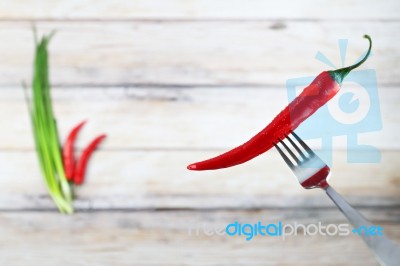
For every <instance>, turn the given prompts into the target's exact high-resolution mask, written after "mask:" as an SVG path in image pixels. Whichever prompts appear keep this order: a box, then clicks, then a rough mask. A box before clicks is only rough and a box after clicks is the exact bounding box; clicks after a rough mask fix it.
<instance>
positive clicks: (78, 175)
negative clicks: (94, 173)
mask: <svg viewBox="0 0 400 266" xmlns="http://www.w3.org/2000/svg"><path fill="white" fill-rule="evenodd" d="M105 138H106V135H105V134H102V135H100V136H98V137H96V138H95V139H94V140H92V142H90V143H89V145H88V146H87V147H86V148H85V149H84V150H83V152H82V155H81V157H80V158H79V160H78V163H77V165H76V171H75V175H74V183H75V185H81V184H82V183H83V181H84V177H85V172H86V168H87V164H88V161H89V159H90V157H91V155H92V153H93V152H94V151H95V150H96V148H97V147H98V146H99V144H100V143H101V142H102V141H103V140H104V139H105Z"/></svg>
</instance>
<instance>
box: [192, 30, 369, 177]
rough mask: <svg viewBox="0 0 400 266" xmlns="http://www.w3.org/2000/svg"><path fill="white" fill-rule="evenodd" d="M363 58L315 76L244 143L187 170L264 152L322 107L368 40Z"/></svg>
mask: <svg viewBox="0 0 400 266" xmlns="http://www.w3.org/2000/svg"><path fill="white" fill-rule="evenodd" d="M364 37H365V38H367V39H368V40H369V42H370V46H369V49H368V52H367V54H366V56H365V57H364V58H363V59H362V60H361V61H360V62H359V63H357V64H355V65H353V66H350V67H347V68H342V69H338V70H334V71H324V72H322V73H321V74H319V75H318V76H317V77H316V78H315V79H314V80H313V81H312V82H311V84H310V85H309V86H307V87H306V88H305V89H304V90H303V91H302V93H301V94H300V95H299V96H297V97H296V98H295V99H294V100H293V101H292V102H291V103H289V105H288V106H287V107H286V108H285V109H283V110H282V111H281V112H280V113H279V114H278V115H277V116H276V117H275V118H274V119H273V120H272V122H271V123H270V124H268V125H267V126H266V127H265V128H264V129H263V130H261V131H260V132H259V133H258V134H257V135H255V136H254V137H253V138H251V139H250V140H249V141H247V142H246V143H244V144H242V145H240V146H238V147H236V148H234V149H232V150H230V151H228V152H225V153H223V154H221V155H219V156H216V157H214V158H211V159H208V160H205V161H201V162H197V163H193V164H190V165H189V166H188V167H187V168H188V169H189V170H198V171H200V170H215V169H220V168H227V167H231V166H234V165H238V164H242V163H244V162H247V161H249V160H251V159H253V158H254V157H256V156H258V155H260V154H262V153H264V152H266V151H268V150H269V149H271V148H272V147H273V146H274V143H276V142H277V141H279V139H284V138H285V137H286V136H287V135H288V134H289V133H290V132H291V131H293V130H294V129H296V128H297V127H298V126H299V125H300V124H301V123H302V122H303V121H304V120H306V119H307V118H308V117H310V116H311V115H312V114H313V113H315V112H316V111H317V110H318V109H319V108H320V107H321V106H323V105H324V104H326V103H327V102H328V101H329V100H330V99H331V98H332V97H333V96H335V95H336V93H337V92H338V91H339V89H340V87H341V83H342V80H343V78H344V77H345V76H346V75H347V74H348V73H349V72H350V71H351V70H352V69H354V68H356V67H358V66H359V65H361V64H362V63H363V62H364V61H365V60H366V59H367V57H368V56H369V53H370V51H371V46H372V43H371V39H370V37H369V36H367V35H365V36H364Z"/></svg>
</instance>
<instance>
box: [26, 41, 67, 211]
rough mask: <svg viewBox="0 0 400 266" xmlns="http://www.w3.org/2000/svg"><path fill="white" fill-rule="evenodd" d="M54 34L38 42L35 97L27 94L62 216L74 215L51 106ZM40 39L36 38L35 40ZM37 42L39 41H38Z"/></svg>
mask: <svg viewBox="0 0 400 266" xmlns="http://www.w3.org/2000/svg"><path fill="white" fill-rule="evenodd" d="M52 35H53V34H50V35H49V36H47V37H46V36H44V37H43V38H42V39H41V40H40V42H37V41H36V48H35V59H34V71H33V81H32V97H31V99H29V97H28V94H27V93H26V94H25V96H26V100H27V103H28V108H29V113H30V116H31V121H32V128H33V135H34V140H35V145H36V151H37V155H38V159H39V164H40V168H41V171H42V174H43V176H44V180H45V183H46V186H47V190H48V192H49V194H50V196H51V197H52V199H53V201H54V203H55V204H56V206H57V208H58V209H59V211H60V212H61V213H67V214H70V213H73V207H72V187H71V185H70V184H69V183H68V181H67V178H66V176H65V171H64V166H63V162H62V155H61V148H60V143H59V136H58V131H57V124H56V119H55V116H54V112H53V107H52V104H51V94H50V81H49V68H48V52H47V46H48V43H49V41H50V39H51V37H52ZM35 37H36V36H35ZM35 40H36V39H35Z"/></svg>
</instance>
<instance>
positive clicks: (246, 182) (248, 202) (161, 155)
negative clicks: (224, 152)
mask: <svg viewBox="0 0 400 266" xmlns="http://www.w3.org/2000/svg"><path fill="white" fill-rule="evenodd" d="M212 154H213V152H206V151H199V152H193V151H99V152H97V153H96V154H95V156H94V157H93V160H92V162H91V164H90V167H89V170H88V173H87V175H88V176H87V182H86V184H85V185H84V186H82V187H81V188H79V189H78V190H77V191H76V194H77V202H76V207H77V208H79V209H83V210H85V209H86V210H87V209H103V210H104V209H139V210H140V209H163V208H167V209H174V208H178V209H179V208H184V209H186V208H189V209H190V208H194V209H207V208H211V209H214V208H219V209H221V208H250V209H251V208H274V206H275V207H278V206H280V207H293V206H303V207H306V206H313V207H326V206H329V207H333V205H332V203H331V202H329V200H328V198H327V197H326V195H324V193H323V192H322V191H321V190H304V189H303V188H302V187H301V186H300V185H299V184H298V183H297V181H296V180H295V178H294V177H293V176H292V173H291V172H290V170H289V169H288V168H287V166H286V165H285V163H284V162H283V160H282V159H281V158H280V157H279V154H278V153H277V152H276V151H271V152H269V153H268V154H266V155H263V156H260V157H258V158H256V159H254V160H252V161H250V162H248V163H246V164H244V165H240V166H236V167H234V168H228V169H224V170H219V171H206V172H191V171H188V170H187V169H186V165H187V164H188V163H189V162H192V161H194V160H196V159H199V158H207V157H209V156H211V155H212ZM398 156H399V152H397V151H395V152H383V153H382V161H381V162H380V163H379V164H349V163H347V162H346V153H345V152H340V151H335V153H334V158H335V161H334V167H333V170H332V172H333V174H332V177H331V179H330V183H331V184H332V185H333V186H334V187H335V188H336V189H337V190H338V191H339V193H341V194H343V195H344V196H346V197H347V196H349V197H350V198H349V200H351V203H353V204H356V205H361V206H377V207H378V206H381V207H384V206H392V207H391V208H398V206H399V204H400V198H399V195H400V190H399V189H400V186H399V184H400V176H399V174H398V164H397V161H398ZM21 166H22V167H21ZM0 169H2V175H1V177H0V186H1V187H2V193H1V197H0V199H1V200H0V209H2V210H23V209H36V210H40V209H43V210H46V209H53V204H52V202H51V201H49V198H48V197H47V196H46V190H45V187H44V184H43V181H42V177H41V175H40V171H39V168H38V164H37V161H36V155H35V153H34V152H33V151H31V152H1V153H0ZM352 197H353V198H352Z"/></svg>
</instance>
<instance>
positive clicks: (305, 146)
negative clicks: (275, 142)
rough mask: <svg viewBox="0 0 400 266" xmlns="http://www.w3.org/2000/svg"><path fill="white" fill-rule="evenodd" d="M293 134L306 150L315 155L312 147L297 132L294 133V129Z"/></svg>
mask: <svg viewBox="0 0 400 266" xmlns="http://www.w3.org/2000/svg"><path fill="white" fill-rule="evenodd" d="M292 135H293V136H294V138H295V139H296V140H297V141H298V142H299V143H300V145H301V146H302V147H303V148H304V149H305V150H306V152H308V153H309V154H310V155H315V153H314V152H313V151H312V150H311V148H310V147H308V145H307V144H306V143H305V142H304V141H303V140H302V139H301V138H300V137H299V136H297V134H296V133H294V131H292Z"/></svg>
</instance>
